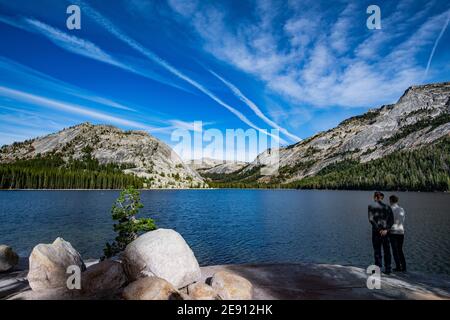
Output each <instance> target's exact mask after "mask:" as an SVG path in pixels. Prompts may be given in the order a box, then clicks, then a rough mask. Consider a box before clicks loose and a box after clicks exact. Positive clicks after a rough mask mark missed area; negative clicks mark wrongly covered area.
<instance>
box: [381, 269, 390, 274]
mask: <svg viewBox="0 0 450 320" xmlns="http://www.w3.org/2000/svg"><path fill="white" fill-rule="evenodd" d="M383 273H384V274H391V269H386V270H384V272H383Z"/></svg>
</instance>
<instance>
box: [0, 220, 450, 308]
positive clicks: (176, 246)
mask: <svg viewBox="0 0 450 320" xmlns="http://www.w3.org/2000/svg"><path fill="white" fill-rule="evenodd" d="M77 270H78V271H79V274H78V275H79V278H77ZM367 277H368V275H367V274H366V272H365V270H364V269H361V268H356V267H350V266H340V265H327V264H302V263H296V264H289V263H284V264H248V265H223V266H208V267H200V266H199V265H198V262H197V260H196V259H195V256H194V253H193V252H192V250H191V249H190V248H189V246H188V245H187V243H186V242H185V241H184V239H183V238H182V237H181V235H179V234H178V233H177V232H176V231H174V230H170V229H158V230H155V231H151V232H148V233H145V234H143V235H142V236H140V237H139V238H138V239H136V240H135V241H133V242H132V243H130V244H129V245H128V246H127V248H126V250H125V251H124V252H123V253H122V255H121V256H120V257H117V258H114V259H108V260H104V261H99V260H86V261H83V260H82V258H81V256H80V254H79V253H78V252H77V251H76V250H75V249H74V248H73V247H72V246H71V244H70V243H69V242H67V241H64V240H63V239H62V238H57V239H56V240H55V241H54V242H53V243H52V244H38V245H37V246H36V247H35V248H34V249H33V251H32V253H31V255H30V257H29V258H19V257H17V255H16V254H15V253H14V251H13V250H12V248H10V247H8V246H5V245H2V246H0V299H11V300H69V299H126V300H261V299H269V300H277V299H295V300H297V299H450V277H448V276H444V275H440V276H432V275H424V274H419V273H414V272H409V273H404V274H394V275H389V276H385V275H382V277H381V288H380V289H368V288H367V285H366V283H367ZM68 279H69V280H68ZM77 280H79V283H77Z"/></svg>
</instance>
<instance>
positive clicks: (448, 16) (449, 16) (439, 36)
mask: <svg viewBox="0 0 450 320" xmlns="http://www.w3.org/2000/svg"><path fill="white" fill-rule="evenodd" d="M449 21H450V10H449V11H448V12H447V20H446V21H445V23H444V25H443V26H442V29H441V32H439V35H438V37H437V38H436V41H435V42H434V45H433V49H431V53H430V57H429V58H428V61H427V67H426V69H425V75H424V77H425V78H426V77H427V75H428V71H429V70H430V66H431V61H432V60H433V56H434V52H435V51H436V48H437V46H438V44H439V41H441V38H442V36H443V35H444V32H445V30H447V27H448V22H449Z"/></svg>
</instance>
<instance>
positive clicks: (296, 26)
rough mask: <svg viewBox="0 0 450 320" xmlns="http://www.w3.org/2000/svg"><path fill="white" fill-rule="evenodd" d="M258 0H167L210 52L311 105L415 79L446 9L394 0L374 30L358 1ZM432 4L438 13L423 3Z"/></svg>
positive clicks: (347, 101) (374, 93) (387, 91)
mask: <svg viewBox="0 0 450 320" xmlns="http://www.w3.org/2000/svg"><path fill="white" fill-rule="evenodd" d="M258 3H260V2H258ZM261 3H262V4H263V7H264V10H260V9H259V8H258V7H259V6H256V9H255V11H256V14H255V18H253V19H241V20H239V19H233V18H231V17H232V16H233V14H234V13H235V12H231V10H232V9H230V7H227V6H226V5H223V4H218V3H211V2H201V1H190V0H189V1H188V0H168V4H169V6H170V7H171V8H172V9H173V11H175V12H177V13H178V14H179V15H180V16H181V17H182V18H183V19H184V21H185V23H187V24H188V25H190V26H191V27H192V29H193V30H194V31H195V33H196V34H197V35H198V37H199V39H200V41H201V43H202V46H203V48H204V49H205V50H206V51H207V52H209V53H210V54H211V55H213V56H214V57H215V58H217V59H219V60H221V61H224V62H225V63H227V64H230V65H232V66H234V67H235V68H237V69H239V70H242V71H244V72H246V73H248V74H251V75H253V76H255V77H256V78H257V79H259V80H262V81H263V82H264V83H265V85H266V87H267V88H268V89H270V90H271V91H272V92H273V93H275V94H277V95H279V96H280V97H282V98H284V99H286V100H287V101H289V102H291V103H306V104H309V105H312V106H317V107H327V106H340V107H369V106H375V105H377V104H381V103H386V102H392V100H393V99H396V98H398V96H399V95H401V93H402V92H403V91H404V90H405V89H406V88H407V87H408V86H410V85H411V84H417V83H420V82H421V79H422V77H421V76H422V74H423V72H424V70H425V68H424V67H425V66H424V65H422V64H421V63H420V59H418V56H419V55H421V54H423V53H424V52H425V51H426V50H427V48H428V47H429V46H430V45H432V43H433V41H434V40H435V39H436V35H437V34H438V33H439V32H440V31H441V30H442V26H443V24H444V23H445V21H446V19H447V14H448V12H449V11H448V10H449V8H448V7H449V6H448V4H444V3H442V2H440V3H437V2H435V1H429V2H427V3H424V6H422V8H423V9H421V10H416V9H415V7H414V6H415V5H417V4H416V3H414V2H412V1H402V2H399V3H398V4H396V7H395V6H394V9H393V10H387V9H386V10H383V18H382V25H383V29H382V30H367V29H366V28H365V18H366V17H367V15H366V12H365V9H366V7H364V4H362V3H359V2H358V3H357V2H354V3H351V4H345V3H341V2H336V3H334V4H333V10H325V9H329V8H328V4H325V3H323V2H320V1H314V2H312V1H306V2H304V1H301V2H300V1H289V2H287V3H283V2H280V1H276V0H264V1H262V2H261ZM280 6H282V7H283V10H279V7H280ZM436 7H440V9H441V12H443V13H439V12H436V10H434V11H431V10H430V8H436ZM383 9H384V7H383ZM280 12H281V13H280ZM411 12H413V13H414V14H411ZM274 16H275V17H274ZM311 17H314V18H313V19H311ZM231 19H233V20H232V22H233V23H230V20H231ZM356 22H358V23H360V24H358V23H356ZM219 34H220V37H219V36H217V35H219Z"/></svg>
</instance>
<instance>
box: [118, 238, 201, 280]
mask: <svg viewBox="0 0 450 320" xmlns="http://www.w3.org/2000/svg"><path fill="white" fill-rule="evenodd" d="M122 259H123V263H124V267H125V271H126V272H127V274H128V277H129V278H130V279H132V280H136V279H138V278H140V277H150V276H156V277H159V278H162V279H165V280H167V281H169V282H170V283H171V284H172V285H173V286H174V287H175V288H182V287H185V286H187V285H189V284H191V283H193V282H196V281H198V280H199V279H200V277H201V272H200V267H199V265H198V262H197V259H196V258H195V256H194V253H193V252H192V250H191V248H189V246H188V245H187V243H186V241H184V239H183V237H182V236H181V235H180V234H179V233H178V232H176V231H174V230H171V229H158V230H155V231H150V232H147V233H145V234H143V235H141V236H140V237H139V238H137V239H136V240H134V241H133V242H131V243H130V244H129V245H128V246H127V247H126V249H125V251H124V252H123V255H122Z"/></svg>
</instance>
